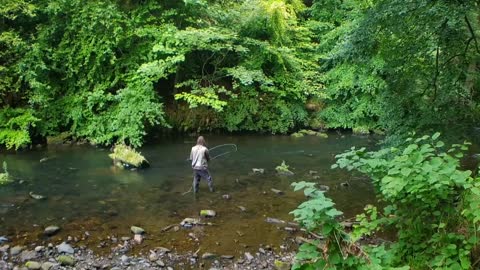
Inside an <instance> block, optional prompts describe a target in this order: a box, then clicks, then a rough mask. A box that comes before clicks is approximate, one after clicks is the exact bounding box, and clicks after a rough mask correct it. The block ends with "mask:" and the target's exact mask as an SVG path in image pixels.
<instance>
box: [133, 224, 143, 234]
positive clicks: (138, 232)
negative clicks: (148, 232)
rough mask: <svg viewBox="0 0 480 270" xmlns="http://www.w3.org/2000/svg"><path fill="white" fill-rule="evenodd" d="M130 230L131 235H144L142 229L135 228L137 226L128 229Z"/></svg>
mask: <svg viewBox="0 0 480 270" xmlns="http://www.w3.org/2000/svg"><path fill="white" fill-rule="evenodd" d="M130 230H131V231H132V233H133V234H143V233H145V230H144V229H143V228H140V227H137V226H132V227H130Z"/></svg>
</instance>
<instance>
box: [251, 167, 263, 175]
mask: <svg viewBox="0 0 480 270" xmlns="http://www.w3.org/2000/svg"><path fill="white" fill-rule="evenodd" d="M252 171H253V173H259V174H264V173H265V169H263V168H253V169H252Z"/></svg>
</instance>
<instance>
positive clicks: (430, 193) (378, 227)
mask: <svg viewBox="0 0 480 270" xmlns="http://www.w3.org/2000/svg"><path fill="white" fill-rule="evenodd" d="M438 137H439V133H436V134H434V135H433V136H431V137H430V136H424V137H421V138H418V139H411V138H409V139H407V141H406V142H405V143H404V144H403V145H401V146H400V147H399V148H385V149H382V150H379V151H374V152H366V151H365V149H364V148H362V149H355V148H352V149H351V150H350V151H348V152H346V153H344V154H340V155H338V156H337V163H336V164H335V165H334V166H333V167H334V168H337V167H340V168H346V169H348V170H356V171H359V172H361V173H364V174H366V175H368V176H369V177H370V178H371V179H372V182H373V185H374V187H375V190H376V193H377V195H378V197H379V199H380V201H381V202H382V204H383V205H384V207H383V209H377V207H376V206H372V205H369V206H367V207H366V208H365V213H363V214H360V215H358V216H357V221H358V222H359V225H356V226H354V230H353V232H351V233H345V231H344V230H343V227H341V225H340V223H339V222H338V221H337V219H336V217H338V216H340V215H341V212H338V211H337V210H336V209H335V208H334V207H333V206H334V204H333V202H332V201H331V200H330V199H329V198H326V197H325V196H324V194H323V192H321V191H319V190H317V189H316V188H315V187H314V184H312V183H310V184H308V183H299V184H296V185H295V186H296V187H295V189H296V190H298V189H305V195H307V197H309V198H310V199H309V200H308V201H307V202H305V203H303V204H301V205H300V206H299V207H298V209H297V210H295V211H293V212H292V213H293V214H294V215H295V217H296V220H298V221H300V222H301V224H302V225H303V226H304V227H305V228H306V229H307V230H308V231H310V232H314V233H320V234H324V235H325V236H326V239H327V240H326V241H325V243H320V242H318V241H317V242H311V243H305V244H303V245H302V247H301V248H300V252H299V254H298V255H297V260H298V261H299V263H298V264H297V266H296V267H295V268H296V269H390V268H389V267H406V266H408V267H406V268H405V269H409V267H410V268H411V269H475V267H478V265H477V264H478V262H479V260H478V257H479V253H478V252H479V247H478V243H479V239H478V232H479V225H480V208H479V206H480V178H473V177H472V176H471V174H472V172H471V171H468V170H461V169H460V168H459V167H460V159H461V158H462V157H463V154H462V152H463V151H465V150H466V148H467V144H462V145H458V144H457V145H452V147H451V148H446V147H445V144H444V143H443V142H442V141H439V140H438ZM392 229H393V231H395V232H396V239H395V241H394V242H392V243H388V242H386V243H383V244H381V245H368V244H364V245H361V244H360V243H359V241H360V239H362V238H363V237H370V236H374V235H375V233H377V232H378V231H392ZM402 269H403V268H402Z"/></svg>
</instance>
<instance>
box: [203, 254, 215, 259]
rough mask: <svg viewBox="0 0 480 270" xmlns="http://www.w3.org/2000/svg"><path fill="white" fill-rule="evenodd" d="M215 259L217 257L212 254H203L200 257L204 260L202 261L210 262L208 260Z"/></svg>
mask: <svg viewBox="0 0 480 270" xmlns="http://www.w3.org/2000/svg"><path fill="white" fill-rule="evenodd" d="M215 257H217V255H215V254H213V253H209V252H205V253H203V255H202V259H204V260H210V259H213V258H215Z"/></svg>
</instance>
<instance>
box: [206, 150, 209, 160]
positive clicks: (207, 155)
mask: <svg viewBox="0 0 480 270" xmlns="http://www.w3.org/2000/svg"><path fill="white" fill-rule="evenodd" d="M205 158H206V159H207V161H210V154H209V153H208V149H205Z"/></svg>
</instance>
